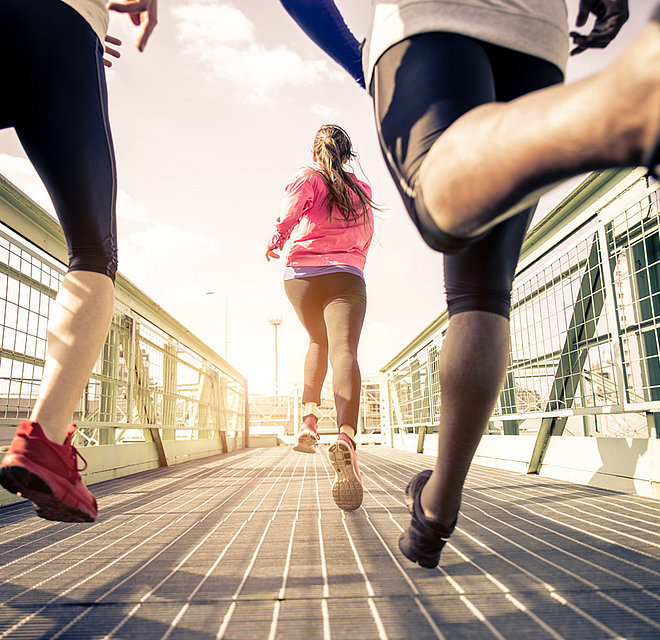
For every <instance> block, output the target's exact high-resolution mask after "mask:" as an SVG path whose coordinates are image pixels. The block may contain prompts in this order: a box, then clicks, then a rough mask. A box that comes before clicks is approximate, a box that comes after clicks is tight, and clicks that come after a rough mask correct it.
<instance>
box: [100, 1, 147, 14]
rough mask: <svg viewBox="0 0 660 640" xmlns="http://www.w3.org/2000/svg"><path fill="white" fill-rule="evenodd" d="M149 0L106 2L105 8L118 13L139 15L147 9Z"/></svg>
mask: <svg viewBox="0 0 660 640" xmlns="http://www.w3.org/2000/svg"><path fill="white" fill-rule="evenodd" d="M150 4H151V3H150V2H149V0H133V1H128V2H108V4H106V7H107V8H108V10H109V11H117V12H118V13H141V12H142V11H146V10H147V9H148V8H149V5H150Z"/></svg>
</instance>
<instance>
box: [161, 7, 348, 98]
mask: <svg viewBox="0 0 660 640" xmlns="http://www.w3.org/2000/svg"><path fill="white" fill-rule="evenodd" d="M172 15H173V16H174V18H175V20H176V23H177V30H178V34H177V37H178V39H179V41H180V42H181V43H182V44H183V46H184V48H185V51H186V52H187V53H188V54H189V55H191V56H194V57H196V58H197V59H198V60H200V61H201V62H202V63H203V64H204V65H205V67H206V69H207V71H208V72H209V73H210V75H211V77H213V78H215V79H218V80H221V81H223V82H225V83H227V85H228V86H230V87H232V88H234V89H235V90H236V93H237V94H238V95H240V96H242V97H243V98H244V99H246V100H248V101H265V100H267V99H268V97H269V94H271V93H272V92H273V91H274V90H276V89H278V88H280V89H281V88H290V87H301V86H309V85H315V84H318V83H319V82H320V81H321V80H327V79H333V80H335V79H341V78H343V75H342V74H341V73H339V72H338V71H336V70H334V69H331V68H330V67H329V66H328V64H327V62H326V61H325V60H304V59H303V58H301V57H300V56H299V55H298V54H297V53H295V52H293V51H291V50H290V49H287V48H286V47H284V46H277V47H274V48H268V47H266V46H265V45H263V44H262V43H260V42H258V40H257V38H256V35H255V26H254V24H253V23H252V22H250V20H249V19H248V18H247V17H246V16H245V14H244V13H243V12H242V11H240V10H239V9H237V8H235V7H233V6H232V5H227V4H225V5H217V4H211V3H209V2H208V0H196V1H194V2H191V3H189V4H186V5H182V6H178V7H174V8H173V9H172Z"/></svg>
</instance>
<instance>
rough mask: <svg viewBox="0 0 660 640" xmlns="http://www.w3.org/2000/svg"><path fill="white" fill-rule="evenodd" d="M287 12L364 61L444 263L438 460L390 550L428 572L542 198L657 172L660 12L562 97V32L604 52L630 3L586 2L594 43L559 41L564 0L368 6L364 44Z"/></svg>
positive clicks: (448, 527)
mask: <svg viewBox="0 0 660 640" xmlns="http://www.w3.org/2000/svg"><path fill="white" fill-rule="evenodd" d="M281 3H282V4H283V5H284V7H285V8H286V9H287V11H288V12H289V13H290V14H291V15H292V16H293V17H294V19H296V20H297V21H298V22H299V23H301V25H302V26H303V29H304V30H305V31H306V32H307V33H308V34H309V35H310V36H311V37H312V38H313V39H314V40H315V41H316V42H317V44H319V45H320V46H321V47H323V48H324V49H326V50H329V49H331V50H329V51H328V52H329V53H330V55H331V56H332V57H333V58H334V59H336V60H339V61H340V63H341V64H342V66H344V67H345V68H346V69H347V70H349V72H351V75H353V77H356V74H355V72H354V70H353V69H354V59H355V54H356V52H359V51H360V50H362V51H363V54H364V55H363V61H364V85H365V86H366V87H368V89H369V92H370V94H371V96H372V98H373V101H374V111H375V119H376V127H377V129H378V134H379V140H380V144H381V148H382V152H383V155H384V157H385V160H386V162H387V165H388V168H389V170H390V173H391V174H392V177H393V179H394V181H395V183H396V185H397V188H398V189H399V192H400V194H401V197H402V199H403V201H404V204H405V206H406V209H407V211H408V214H409V215H410V217H411V219H412V220H413V222H414V223H415V225H416V226H417V228H418V229H419V231H420V234H421V235H422V237H423V238H424V240H425V241H426V242H427V244H429V245H430V246H431V247H432V248H434V249H436V250H438V251H443V252H445V253H446V254H447V255H445V257H444V272H445V281H446V291H447V306H448V310H449V314H450V322H449V328H448V331H447V334H446V337H445V339H444V342H443V345H442V352H441V355H440V361H439V378H440V387H441V404H442V412H441V419H440V425H439V430H438V431H439V433H438V457H437V460H436V466H435V469H434V470H433V472H431V471H423V472H422V473H420V474H418V475H417V476H415V477H414V478H413V479H412V480H411V482H410V483H409V484H408V487H407V488H406V502H407V504H408V506H409V509H410V511H411V515H412V521H411V524H410V526H409V527H408V529H407V530H406V531H405V532H404V533H403V534H402V535H401V538H400V540H399V546H400V548H401V550H402V552H403V553H404V554H405V555H406V557H408V558H409V559H410V560H412V561H413V562H418V563H419V564H420V565H422V566H425V567H435V566H436V565H437V563H438V561H439V558H440V552H441V550H442V547H443V546H444V544H445V542H446V540H447V539H448V538H449V536H450V535H451V533H452V532H453V530H454V527H455V526H456V520H457V517H458V511H459V507H460V503H461V494H462V490H463V484H464V481H465V477H466V475H467V471H468V469H469V466H470V463H471V461H472V457H473V455H474V452H475V450H476V447H477V445H478V443H479V440H480V439H481V435H482V434H483V432H484V429H485V426H486V424H487V422H488V419H489V417H490V415H491V413H492V410H493V407H494V405H495V402H496V400H497V397H498V395H499V392H500V389H501V386H502V384H503V381H504V376H505V373H506V366H507V361H508V354H509V306H510V294H511V285H512V281H513V276H514V272H515V268H516V263H517V260H518V256H519V253H520V247H521V244H522V240H523V237H524V234H525V232H526V230H527V227H528V225H529V221H530V220H531V217H532V214H533V212H534V209H535V206H536V201H537V198H538V195H539V191H538V190H539V189H545V188H547V187H548V185H551V184H553V183H555V182H556V181H558V180H561V179H563V178H566V177H570V176H573V175H577V174H580V173H583V172H585V171H589V170H594V169H600V168H605V167H618V166H634V165H638V164H642V165H645V166H648V167H649V168H650V169H651V170H652V171H655V168H656V165H657V164H658V163H659V162H660V157H659V156H660V145H659V144H658V143H657V142H656V139H657V138H658V135H659V131H660V110H659V109H658V108H657V105H658V99H659V98H660V95H659V92H660V83H659V82H658V71H657V70H658V68H660V24H658V21H660V6H659V7H658V8H656V10H655V11H654V13H653V16H652V22H651V24H650V25H649V26H648V27H647V28H646V29H645V30H644V32H643V33H642V34H641V35H640V36H639V37H638V38H637V39H636V40H635V41H634V42H633V44H632V45H631V46H630V47H629V48H628V50H627V51H626V52H625V53H624V54H623V56H622V57H621V58H620V59H619V60H618V61H616V62H615V63H614V64H612V65H610V67H608V68H607V69H605V70H604V71H601V72H600V73H598V74H596V75H594V76H593V77H591V78H588V79H586V80H582V81H579V82H576V83H575V84H572V85H562V84H561V82H562V80H563V73H564V68H565V64H566V60H567V57H568V53H569V35H570V36H571V37H572V38H573V43H574V48H573V50H572V52H571V53H572V54H577V53H581V52H582V51H585V50H586V49H588V48H591V47H605V46H606V45H607V44H608V43H609V42H610V41H611V40H612V39H613V38H614V37H615V36H616V34H617V33H618V32H619V30H620V29H621V27H622V25H623V24H624V23H625V21H626V20H627V18H628V3H627V1H626V0H581V2H580V10H579V14H578V20H577V24H578V26H579V27H580V26H584V25H585V23H586V22H587V19H588V18H589V16H590V14H594V15H595V23H594V26H593V28H592V30H591V32H590V33H589V34H587V35H581V34H579V33H576V32H572V33H570V34H569V33H568V29H567V14H566V6H565V3H564V2H563V0H499V1H498V2H493V1H492V0H463V1H462V2H456V0H425V1H422V0H373V20H372V26H371V30H370V34H369V36H368V38H367V40H366V42H365V43H364V46H362V45H360V44H359V43H358V41H357V40H356V39H355V38H354V37H353V36H352V34H351V33H350V31H349V30H348V27H347V26H346V24H345V23H344V21H343V19H342V18H341V16H340V15H339V12H338V10H337V8H336V6H335V5H334V3H333V2H332V0H316V1H315V2H309V1H303V0H281ZM320 33H323V37H322V38H321V37H320V36H319V34H320ZM338 43H341V47H340V46H339V44H338ZM347 51H348V52H350V53H346V52H347ZM356 79H357V81H358V82H359V83H361V84H362V79H361V78H360V77H357V78H356ZM553 85H554V86H553Z"/></svg>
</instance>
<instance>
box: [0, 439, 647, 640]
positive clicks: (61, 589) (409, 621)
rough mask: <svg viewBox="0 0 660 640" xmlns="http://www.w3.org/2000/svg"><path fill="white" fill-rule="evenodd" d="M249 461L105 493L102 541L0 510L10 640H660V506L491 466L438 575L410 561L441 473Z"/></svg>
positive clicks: (3, 605) (393, 463)
mask: <svg viewBox="0 0 660 640" xmlns="http://www.w3.org/2000/svg"><path fill="white" fill-rule="evenodd" d="M358 454H359V457H360V461H361V468H362V472H363V476H364V486H365V499H364V504H363V507H362V508H361V509H359V510H357V511H355V512H350V513H343V512H341V511H339V510H338V509H337V508H336V507H335V505H334V503H333V502H332V498H331V496H330V487H331V483H332V480H333V476H334V474H333V472H332V469H331V468H330V466H329V464H328V462H327V459H326V457H325V452H324V451H322V452H320V453H319V454H316V455H306V454H299V453H295V452H293V451H292V450H291V448H289V447H279V448H272V449H252V450H246V451H240V452H235V453H233V454H227V455H224V456H220V457H215V458H209V459H205V460H203V461H198V462H196V463H189V464H184V465H179V466H176V467H172V468H168V469H158V470H155V471H150V472H145V473H142V474H139V475H135V476H130V477H128V478H122V479H119V480H113V481H110V482H105V483H102V484H98V485H96V486H95V487H94V491H95V493H96V495H97V497H98V499H99V505H100V510H101V515H100V517H99V520H98V521H97V522H96V523H94V524H89V525H80V524H63V523H50V522H46V521H43V520H40V519H38V518H36V517H34V516H33V513H32V510H31V509H30V508H28V506H27V505H26V504H20V505H11V506H9V507H5V508H2V509H0V640H3V639H4V638H12V639H14V638H22V639H30V640H34V639H37V638H49V639H52V640H55V639H57V638H62V639H65V638H78V639H83V638H84V639H85V640H88V639H91V638H118V639H119V638H126V639H129V638H130V639H131V640H137V639H138V638H139V639H140V640H144V639H146V640H150V639H152V638H154V639H161V640H165V639H168V638H170V639H172V640H174V639H175V638H178V639H182V640H196V639H215V638H225V639H227V640H229V639H231V640H248V639H255V640H271V639H276V638H278V639H279V638H281V639H287V640H294V639H298V638H300V639H305V640H310V639H311V640H313V639H317V638H318V639H320V640H330V639H334V640H339V639H344V638H345V639H347V640H371V639H374V640H376V639H378V640H384V639H386V638H389V639H391V640H395V639H404V638H405V639H409V638H412V639H415V640H417V639H419V640H424V639H427V638H428V639H438V638H445V639H446V640H455V639H461V640H462V639H481V638H488V639H491V638H497V639H504V638H506V639H521V640H522V639H524V640H529V639H533V640H542V639H545V638H554V639H560V638H566V639H571V640H591V639H594V640H601V639H604V638H631V639H632V638H640V639H641V638H644V639H649V640H650V639H652V638H653V639H655V640H657V639H658V638H660V502H659V501H655V500H652V499H648V498H639V497H634V496H628V495H625V494H620V493H615V492H611V491H603V490H599V489H594V488H590V487H584V486H578V485H571V484H567V483H562V482H557V481H551V480H548V479H545V478H539V477H536V476H532V477H530V476H525V475H520V474H514V473H509V472H503V471H498V470H494V469H489V468H485V467H474V468H473V469H472V471H471V472H470V476H469V479H468V483H467V491H466V495H465V499H464V504H463V509H462V515H461V518H460V519H459V523H458V528H457V530H456V532H455V534H454V536H453V537H452V539H451V541H450V543H449V544H448V545H447V547H446V548H445V550H444V551H443V555H442V559H441V565H440V567H439V569H434V570H428V569H422V568H420V567H418V566H416V565H412V564H411V563H409V562H408V561H407V560H406V559H405V558H404V557H403V556H402V555H401V554H400V553H399V550H398V548H397V538H398V536H399V534H400V532H401V531H402V528H403V527H405V526H407V523H408V513H407V511H406V509H405V506H404V504H403V494H402V489H403V487H405V485H406V483H407V482H408V480H409V478H410V477H411V476H412V475H413V474H414V473H416V472H417V471H419V470H421V469H423V468H428V467H430V466H431V465H432V464H433V458H432V457H430V456H422V455H415V454H409V453H404V452H401V451H393V450H390V449H386V448H382V447H376V446H368V447H359V448H358Z"/></svg>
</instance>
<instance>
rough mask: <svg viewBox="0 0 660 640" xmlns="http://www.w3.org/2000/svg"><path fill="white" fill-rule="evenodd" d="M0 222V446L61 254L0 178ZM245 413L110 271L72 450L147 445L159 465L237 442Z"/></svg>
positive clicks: (182, 337)
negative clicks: (109, 313) (101, 337)
mask: <svg viewBox="0 0 660 640" xmlns="http://www.w3.org/2000/svg"><path fill="white" fill-rule="evenodd" d="M0 220H1V221H2V225H0V320H1V322H2V325H1V326H2V335H1V339H0V445H6V444H8V442H9V440H10V438H11V434H12V432H13V429H14V427H15V425H16V422H17V421H18V420H21V419H24V418H27V417H28V416H29V414H30V411H31V408H32V406H33V405H34V402H35V399H36V397H37V394H38V391H39V384H40V380H41V375H42V367H43V363H44V358H45V354H46V327H47V323H48V314H49V309H50V304H51V302H52V300H53V299H54V297H55V295H56V294H57V290H58V288H59V285H60V283H61V282H62V278H63V277H64V273H65V267H64V261H65V260H66V259H67V258H66V245H65V241H64V237H63V235H62V233H61V230H60V228H59V225H58V224H57V221H56V220H54V219H53V218H52V217H51V216H50V215H48V214H47V213H46V212H45V211H43V210H42V209H40V208H39V207H38V206H37V205H36V204H35V203H34V202H32V201H31V200H30V199H29V198H27V197H26V196H25V195H24V194H23V193H21V192H20V191H19V190H18V189H17V188H16V187H14V186H13V185H12V184H11V183H9V182H8V181H7V180H6V179H4V178H3V177H2V176H0ZM246 417H247V381H246V380H245V378H244V377H243V376H242V375H241V374H240V373H238V371H236V370H235V369H234V368H233V367H232V366H231V365H230V364H229V363H228V362H226V361H225V360H224V359H223V358H221V357H220V356H219V355H218V354H217V353H215V352H214V351H213V350H212V349H210V348H209V347H208V346H207V345H206V344H204V343H203V342H202V341H201V340H199V338H197V337H196V336H194V335H193V334H191V333H190V332H189V331H188V330H187V329H186V328H185V327H184V326H183V325H181V324H180V323H179V322H178V321H176V320H175V319H174V318H173V317H172V316H171V315H170V314H168V313H167V312H166V311H164V310H163V309H162V308H160V307H159V306H158V305H157V304H156V303H155V302H154V301H153V300H151V299H150V298H148V297H147V296H146V295H145V294H144V293H143V292H142V291H140V290H139V289H138V288H137V287H135V286H134V285H133V284H132V283H131V282H130V281H128V280H127V279H126V278H124V277H123V276H122V275H121V274H118V275H117V281H116V302H115V311H114V317H113V320H112V324H111V327H110V330H109V332H108V336H107V338H106V341H105V345H104V347H103V351H102V353H101V355H100V357H99V359H98V361H97V363H96V365H95V367H94V371H93V373H92V376H91V377H90V380H89V383H88V384H87V387H86V388H85V392H84V394H83V396H82V398H81V399H80V402H79V404H78V406H77V408H76V411H75V414H74V421H75V422H76V423H77V424H78V427H79V428H78V430H77V432H76V445H77V446H85V447H93V446H97V445H126V444H128V443H136V442H149V443H152V447H151V448H152V449H153V450H155V452H156V454H157V456H156V462H157V463H158V464H161V465H165V464H168V462H172V461H173V460H176V459H184V458H189V457H191V456H194V457H197V456H200V455H203V454H207V455H208V454H210V453H216V452H220V451H228V450H231V449H235V448H239V447H244V446H246V441H247V422H246ZM193 442H194V443H195V444H194V445H193V444H191V443H193ZM86 455H87V454H86Z"/></svg>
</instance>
